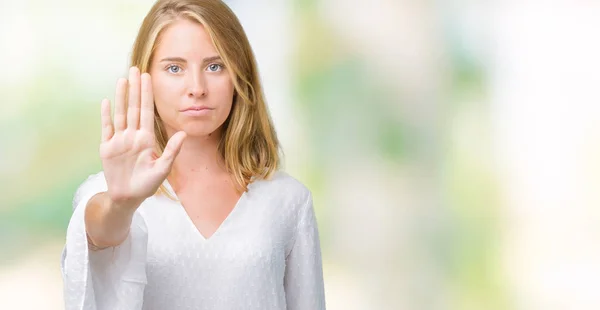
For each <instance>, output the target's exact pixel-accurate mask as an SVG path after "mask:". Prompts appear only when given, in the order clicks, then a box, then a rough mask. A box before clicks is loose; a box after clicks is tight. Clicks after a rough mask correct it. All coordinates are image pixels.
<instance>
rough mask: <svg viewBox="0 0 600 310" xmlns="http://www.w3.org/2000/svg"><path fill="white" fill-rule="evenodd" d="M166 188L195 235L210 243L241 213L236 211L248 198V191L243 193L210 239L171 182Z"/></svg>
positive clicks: (167, 183) (166, 181) (166, 182)
mask: <svg viewBox="0 0 600 310" xmlns="http://www.w3.org/2000/svg"><path fill="white" fill-rule="evenodd" d="M251 184H252V183H250V184H248V190H250V185H251ZM164 185H165V187H166V188H167V190H168V191H169V193H170V194H171V195H172V196H173V197H175V199H177V200H176V201H174V203H176V204H177V205H178V207H179V209H180V210H181V212H182V213H183V216H184V217H185V218H186V221H187V223H188V225H190V226H191V228H192V230H194V231H195V234H196V235H198V237H199V238H200V240H201V241H203V242H210V241H211V240H213V239H214V238H215V237H217V236H218V235H217V234H218V233H219V232H220V231H221V230H223V227H224V226H225V225H226V224H227V223H228V222H231V221H232V219H231V218H232V217H233V216H234V215H235V214H234V213H237V212H239V211H236V210H237V209H239V208H240V205H242V203H243V201H244V200H245V198H246V194H247V191H244V192H242V195H241V196H240V198H239V199H238V200H237V202H236V203H235V205H234V206H233V209H231V211H229V214H227V216H226V217H225V219H224V220H223V221H222V222H221V224H219V226H218V227H217V229H216V230H215V231H214V232H213V233H212V235H210V237H208V238H206V237H205V236H204V235H203V234H202V233H201V232H200V230H199V229H198V227H197V226H196V224H194V221H193V220H192V218H191V217H190V215H189V214H188V212H187V211H186V210H185V207H184V206H183V204H182V203H181V200H180V199H179V196H177V193H175V190H174V189H173V187H172V186H171V183H169V181H168V180H167V179H165V183H164Z"/></svg>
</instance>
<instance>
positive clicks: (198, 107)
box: [181, 106, 212, 112]
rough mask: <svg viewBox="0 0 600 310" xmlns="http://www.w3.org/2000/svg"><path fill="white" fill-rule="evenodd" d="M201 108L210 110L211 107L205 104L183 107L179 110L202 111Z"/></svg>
mask: <svg viewBox="0 0 600 310" xmlns="http://www.w3.org/2000/svg"><path fill="white" fill-rule="evenodd" d="M203 110H212V109H211V108H209V107H207V106H192V107H189V108H185V109H183V110H181V111H182V112H185V111H203Z"/></svg>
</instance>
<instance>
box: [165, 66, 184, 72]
mask: <svg viewBox="0 0 600 310" xmlns="http://www.w3.org/2000/svg"><path fill="white" fill-rule="evenodd" d="M172 68H177V70H175V71H173V70H171V69H172ZM167 71H169V72H171V73H175V74H177V73H179V72H180V71H181V67H180V66H178V65H170V66H168V67H167Z"/></svg>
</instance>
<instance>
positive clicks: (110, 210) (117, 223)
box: [85, 192, 140, 250]
mask: <svg viewBox="0 0 600 310" xmlns="http://www.w3.org/2000/svg"><path fill="white" fill-rule="evenodd" d="M139 205H140V203H139V202H122V203H120V204H119V203H116V202H114V201H113V200H112V199H110V197H109V196H108V194H107V192H101V193H98V194H96V195H94V196H93V197H92V198H91V199H90V200H89V202H88V203H87V206H86V209H85V227H86V233H87V238H88V245H89V248H90V249H91V250H100V249H104V248H107V247H114V246H118V245H120V244H121V243H122V242H123V241H124V240H125V238H127V235H128V234H129V229H130V227H131V220H132V219H133V214H134V212H135V210H136V209H137V208H138V207H139Z"/></svg>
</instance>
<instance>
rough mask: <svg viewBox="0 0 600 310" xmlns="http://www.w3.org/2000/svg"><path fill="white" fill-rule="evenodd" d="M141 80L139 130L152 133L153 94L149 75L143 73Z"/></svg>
mask: <svg viewBox="0 0 600 310" xmlns="http://www.w3.org/2000/svg"><path fill="white" fill-rule="evenodd" d="M141 80H142V103H141V104H142V107H141V111H140V129H146V130H148V131H150V132H154V94H153V93H152V79H151V77H150V74H148V73H144V74H142V77H141Z"/></svg>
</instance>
